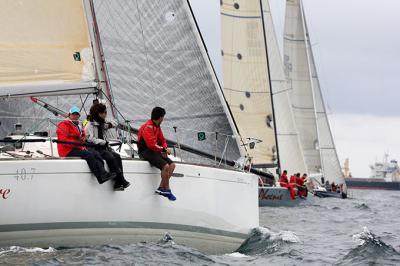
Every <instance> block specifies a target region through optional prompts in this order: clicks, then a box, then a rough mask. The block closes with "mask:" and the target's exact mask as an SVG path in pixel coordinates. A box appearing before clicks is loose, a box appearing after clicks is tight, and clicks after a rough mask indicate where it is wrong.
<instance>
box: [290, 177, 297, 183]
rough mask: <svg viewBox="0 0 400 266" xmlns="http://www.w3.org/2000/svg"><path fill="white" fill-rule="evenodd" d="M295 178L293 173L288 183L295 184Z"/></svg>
mask: <svg viewBox="0 0 400 266" xmlns="http://www.w3.org/2000/svg"><path fill="white" fill-rule="evenodd" d="M296 179H297V177H296V176H295V175H292V176H291V177H290V183H293V184H296Z"/></svg>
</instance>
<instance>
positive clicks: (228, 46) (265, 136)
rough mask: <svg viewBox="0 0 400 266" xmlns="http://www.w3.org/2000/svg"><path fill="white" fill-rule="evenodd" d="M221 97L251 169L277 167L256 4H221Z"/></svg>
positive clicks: (253, 0) (251, 0) (245, 0)
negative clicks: (251, 145) (251, 146)
mask: <svg viewBox="0 0 400 266" xmlns="http://www.w3.org/2000/svg"><path fill="white" fill-rule="evenodd" d="M221 26H222V30H221V32H222V58H223V77H224V86H223V87H224V94H225V97H226V100H227V102H228V104H229V107H230V110H231V112H232V115H233V118H234V120H235V122H236V126H237V128H238V131H239V133H240V135H241V137H242V140H243V141H244V142H252V141H253V140H252V139H253V138H254V139H259V140H261V141H262V142H261V143H257V144H256V145H255V147H254V149H249V148H248V149H247V151H248V153H249V154H250V156H251V157H252V158H253V164H254V166H255V167H273V166H276V164H277V157H276V155H277V154H276V150H277V148H276V138H275V132H274V118H273V107H272V99H271V87H270V82H269V79H270V76H269V69H268V62H267V60H268V59H267V54H266V53H267V52H266V47H265V38H264V30H263V20H262V12H261V6H260V1H259V0H242V1H235V2H234V3H233V2H232V1H221Z"/></svg>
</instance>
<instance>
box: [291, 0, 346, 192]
mask: <svg viewBox="0 0 400 266" xmlns="http://www.w3.org/2000/svg"><path fill="white" fill-rule="evenodd" d="M284 65H285V72H286V78H287V81H288V86H289V90H290V98H291V101H292V108H293V112H294V117H295V122H296V126H297V130H298V133H299V136H300V143H301V147H302V150H303V154H304V158H305V162H306V167H307V172H308V173H309V174H310V176H311V177H315V178H314V182H315V183H316V184H317V185H318V184H319V185H324V184H320V183H319V180H317V178H321V181H322V183H323V181H324V180H325V181H329V183H330V184H332V183H335V184H336V185H339V186H340V187H341V188H340V189H338V192H339V193H336V192H335V193H330V191H329V188H322V186H320V187H319V188H316V189H314V191H315V195H318V196H321V197H325V196H327V197H328V196H335V197H343V198H345V197H346V195H347V188H346V183H345V180H344V176H343V173H342V171H341V167H340V163H339V159H338V156H337V152H336V147H335V144H334V141H333V137H332V132H331V130H330V126H329V121H328V116H327V112H326V108H325V104H324V100H323V97H322V92H321V86H320V83H319V78H318V74H317V70H316V66H315V61H314V55H313V51H312V45H311V42H310V35H309V32H308V28H307V23H306V19H305V14H304V9H303V5H302V1H301V0H286V16H285V30H284ZM327 189H328V191H327Z"/></svg>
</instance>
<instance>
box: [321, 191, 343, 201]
mask: <svg viewBox="0 0 400 266" xmlns="http://www.w3.org/2000/svg"><path fill="white" fill-rule="evenodd" d="M313 193H314V196H316V197H319V198H340V199H345V198H347V194H346V193H344V192H340V193H338V192H332V191H324V190H314V192H313Z"/></svg>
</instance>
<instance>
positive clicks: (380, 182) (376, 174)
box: [343, 154, 400, 190]
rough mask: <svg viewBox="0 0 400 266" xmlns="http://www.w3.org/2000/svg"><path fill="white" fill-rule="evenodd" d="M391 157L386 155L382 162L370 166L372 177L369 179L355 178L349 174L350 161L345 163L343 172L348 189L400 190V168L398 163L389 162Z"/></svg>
mask: <svg viewBox="0 0 400 266" xmlns="http://www.w3.org/2000/svg"><path fill="white" fill-rule="evenodd" d="M388 158H389V155H388V154H385V155H384V159H383V161H382V162H375V163H374V164H373V165H370V168H371V175H370V177H369V178H355V177H352V176H351V173H350V172H349V160H348V159H346V161H345V163H344V168H343V172H344V174H345V177H346V178H345V180H346V184H347V187H348V188H351V189H379V190H400V167H399V165H398V161H397V160H394V159H391V160H388Z"/></svg>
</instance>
